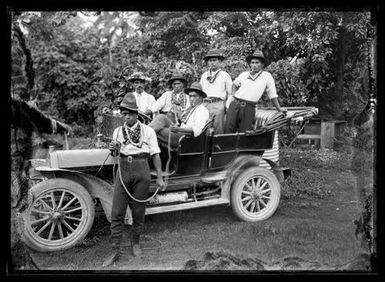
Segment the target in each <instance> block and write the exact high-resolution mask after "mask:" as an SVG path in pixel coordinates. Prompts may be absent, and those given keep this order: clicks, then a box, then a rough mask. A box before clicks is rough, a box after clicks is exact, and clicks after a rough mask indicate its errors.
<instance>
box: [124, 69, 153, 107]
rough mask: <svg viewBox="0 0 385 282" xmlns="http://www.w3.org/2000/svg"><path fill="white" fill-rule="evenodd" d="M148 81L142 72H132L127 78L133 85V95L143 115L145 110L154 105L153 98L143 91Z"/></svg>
mask: <svg viewBox="0 0 385 282" xmlns="http://www.w3.org/2000/svg"><path fill="white" fill-rule="evenodd" d="M149 80H150V79H149V78H148V77H146V76H145V75H144V74H143V73H142V72H134V73H133V74H132V75H130V76H129V77H128V81H129V82H131V83H132V84H133V87H134V92H133V94H134V96H135V98H136V102H137V104H138V108H139V111H140V112H142V113H145V112H146V111H147V109H148V108H149V107H150V106H152V105H153V104H154V103H155V97H154V96H153V95H151V94H149V93H147V92H146V91H144V86H145V83H146V81H149Z"/></svg>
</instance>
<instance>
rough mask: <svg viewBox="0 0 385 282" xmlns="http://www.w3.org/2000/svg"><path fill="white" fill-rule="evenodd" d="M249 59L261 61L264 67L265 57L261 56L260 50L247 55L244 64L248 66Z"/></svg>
mask: <svg viewBox="0 0 385 282" xmlns="http://www.w3.org/2000/svg"><path fill="white" fill-rule="evenodd" d="M251 59H259V60H261V61H262V63H263V64H264V65H265V66H266V58H265V56H264V55H263V53H262V51H260V50H256V51H254V53H253V54H251V55H248V56H247V57H246V62H247V63H248V64H250V61H251Z"/></svg>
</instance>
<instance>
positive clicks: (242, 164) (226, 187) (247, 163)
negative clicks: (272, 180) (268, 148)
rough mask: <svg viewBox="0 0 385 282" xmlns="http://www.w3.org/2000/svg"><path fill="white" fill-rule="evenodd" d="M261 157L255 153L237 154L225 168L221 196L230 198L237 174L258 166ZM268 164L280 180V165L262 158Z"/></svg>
mask: <svg viewBox="0 0 385 282" xmlns="http://www.w3.org/2000/svg"><path fill="white" fill-rule="evenodd" d="M261 160H262V157H260V156H255V155H242V156H239V157H238V158H237V159H236V160H235V161H234V163H233V165H232V166H231V167H230V168H228V169H227V173H226V179H227V180H226V181H225V182H224V184H223V185H222V197H224V198H225V199H228V200H230V190H231V186H232V185H233V183H234V181H235V180H236V179H237V177H238V175H240V174H241V173H242V172H243V171H245V170H246V169H248V168H250V167H252V166H256V167H257V166H259V164H260V162H261ZM263 160H265V161H266V162H267V163H268V164H269V165H270V166H271V169H272V171H273V172H274V174H275V175H276V177H277V179H278V180H279V181H280V182H281V181H283V179H284V175H283V172H282V171H281V169H280V167H279V166H278V165H277V164H276V163H275V162H273V161H271V160H268V159H264V158H263Z"/></svg>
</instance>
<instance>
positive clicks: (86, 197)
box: [21, 178, 95, 252]
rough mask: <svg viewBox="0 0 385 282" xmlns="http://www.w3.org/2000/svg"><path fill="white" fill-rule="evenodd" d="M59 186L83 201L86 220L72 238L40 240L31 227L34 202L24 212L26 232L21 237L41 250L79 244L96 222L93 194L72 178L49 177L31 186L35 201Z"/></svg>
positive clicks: (51, 249) (33, 247)
mask: <svg viewBox="0 0 385 282" xmlns="http://www.w3.org/2000/svg"><path fill="white" fill-rule="evenodd" d="M57 188H60V189H61V190H67V191H68V192H71V193H73V194H74V195H75V196H76V197H77V198H78V199H79V200H80V201H82V202H83V204H82V206H84V207H85V209H83V211H84V213H85V214H84V218H85V221H82V222H81V226H80V227H78V228H77V229H76V230H75V232H73V233H72V234H71V235H70V236H69V237H71V238H66V239H64V242H61V243H60V242H56V243H55V242H52V241H51V242H44V241H42V240H39V238H37V236H36V235H33V231H32V229H31V228H30V225H29V214H30V210H31V209H32V207H33V204H31V205H30V206H29V207H28V208H27V209H26V210H25V211H24V212H23V214H22V215H23V219H24V233H23V236H21V237H22V239H23V241H24V243H25V244H27V245H28V246H29V247H30V248H32V249H34V250H36V251H39V252H53V251H60V250H66V249H70V248H72V247H74V246H76V245H77V244H80V243H81V242H82V240H83V239H84V238H85V237H86V236H87V234H88V232H89V231H90V229H91V227H92V225H93V222H94V218H95V206H94V203H93V200H92V197H91V195H90V194H89V193H88V191H87V190H86V189H85V188H84V187H83V186H82V185H80V184H79V183H76V182H74V181H72V180H69V179H63V178H55V179H48V180H45V181H42V182H40V183H38V184H36V185H35V186H33V187H32V188H31V192H32V195H33V199H34V201H35V199H37V198H38V197H40V196H41V195H43V194H45V193H48V192H51V191H55V189H57ZM68 239H69V240H68Z"/></svg>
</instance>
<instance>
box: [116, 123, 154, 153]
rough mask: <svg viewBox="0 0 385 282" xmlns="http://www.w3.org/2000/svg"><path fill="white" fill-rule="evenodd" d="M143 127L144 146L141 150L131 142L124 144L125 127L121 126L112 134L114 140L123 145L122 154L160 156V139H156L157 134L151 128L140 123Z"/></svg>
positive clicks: (142, 139) (142, 138)
mask: <svg viewBox="0 0 385 282" xmlns="http://www.w3.org/2000/svg"><path fill="white" fill-rule="evenodd" d="M137 124H138V122H137V123H135V124H134V125H133V126H132V127H131V128H132V129H133V128H134V127H135V126H136V125H137ZM139 124H140V126H141V132H140V134H141V137H140V138H141V141H142V146H141V147H140V148H139V147H137V146H135V145H133V144H131V143H130V142H127V144H124V143H123V142H124V137H123V126H119V127H117V128H115V130H114V133H113V134H112V139H113V140H116V141H119V142H120V144H121V147H120V152H121V153H122V154H125V155H136V154H141V153H146V154H150V155H151V156H152V155H154V154H159V153H160V148H159V145H158V139H157V137H156V133H155V131H154V129H152V128H151V127H149V126H147V125H145V124H143V123H139Z"/></svg>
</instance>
